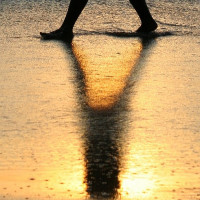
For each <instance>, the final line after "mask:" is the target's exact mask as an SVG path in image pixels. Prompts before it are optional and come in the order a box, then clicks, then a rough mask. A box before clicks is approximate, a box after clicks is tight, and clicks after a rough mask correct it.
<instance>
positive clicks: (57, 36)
mask: <svg viewBox="0 0 200 200" xmlns="http://www.w3.org/2000/svg"><path fill="white" fill-rule="evenodd" d="M40 35H41V37H42V39H44V40H64V41H67V42H71V41H72V39H73V37H74V35H73V33H72V31H70V32H69V31H65V30H63V29H58V30H55V31H52V32H49V33H43V32H40Z"/></svg>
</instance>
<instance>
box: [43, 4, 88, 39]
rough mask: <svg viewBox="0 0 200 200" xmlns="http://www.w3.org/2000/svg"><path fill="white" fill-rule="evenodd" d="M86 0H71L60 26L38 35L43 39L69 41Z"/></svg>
mask: <svg viewBox="0 0 200 200" xmlns="http://www.w3.org/2000/svg"><path fill="white" fill-rule="evenodd" d="M87 2H88V0H71V2H70V4H69V8H68V11H67V14H66V17H65V19H64V21H63V24H62V25H61V27H60V28H59V29H57V30H55V31H52V32H50V33H42V32H40V35H41V36H42V37H43V39H60V40H66V41H68V42H71V40H72V39H73V27H74V24H75V23H76V20H77V19H78V17H79V15H80V14H81V12H82V10H83V9H84V7H85V5H86V4H87Z"/></svg>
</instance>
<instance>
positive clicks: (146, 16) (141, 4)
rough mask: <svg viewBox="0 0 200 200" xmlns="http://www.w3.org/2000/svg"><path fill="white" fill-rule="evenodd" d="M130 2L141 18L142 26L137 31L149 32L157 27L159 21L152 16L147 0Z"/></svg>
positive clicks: (132, 0) (131, 0)
mask: <svg viewBox="0 0 200 200" xmlns="http://www.w3.org/2000/svg"><path fill="white" fill-rule="evenodd" d="M130 3H131V4H132V6H133V7H134V8H135V10H136V12H137V14H138V16H139V18H140V20H141V26H140V27H139V28H138V30H137V32H140V33H149V32H151V31H154V30H155V29H156V28H157V23H156V22H155V20H154V19H153V17H152V16H151V13H150V12H149V9H148V7H147V4H146V2H145V0H130Z"/></svg>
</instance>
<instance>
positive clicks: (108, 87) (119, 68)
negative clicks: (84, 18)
mask: <svg viewBox="0 0 200 200" xmlns="http://www.w3.org/2000/svg"><path fill="white" fill-rule="evenodd" d="M94 39H95V38H94ZM104 43H105V41H99V42H98V43H97V42H94V41H90V43H89V44H88V43H82V44H81V45H77V44H76V43H75V44H74V45H73V52H74V54H75V57H76V59H77V61H78V63H79V65H80V68H81V70H82V71H83V74H84V81H85V83H84V84H85V93H86V98H87V103H88V105H89V106H90V107H91V108H93V109H95V110H107V109H110V108H112V107H113V106H114V105H115V103H116V102H117V101H118V100H119V98H120V95H121V94H122V93H123V90H124V88H125V87H126V84H127V81H128V78H129V76H130V75H131V71H132V70H133V68H134V65H135V64H136V63H137V60H138V58H139V57H140V52H141V51H142V45H141V43H140V42H138V41H135V43H132V44H131V43H130V44H128V45H127V43H126V42H120V41H118V42H116V41H115V40H111V41H107V44H106V45H103V44H104Z"/></svg>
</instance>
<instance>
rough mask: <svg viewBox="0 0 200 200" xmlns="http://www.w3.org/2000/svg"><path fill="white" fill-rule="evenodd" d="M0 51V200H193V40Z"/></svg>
mask: <svg viewBox="0 0 200 200" xmlns="http://www.w3.org/2000/svg"><path fill="white" fill-rule="evenodd" d="M0 46H1V48H0V49H3V51H2V50H1V61H0V65H1V78H0V87H1V88H0V89H1V96H0V109H1V114H0V128H1V136H0V146H1V148H0V155H1V156H0V163H1V164H0V198H1V199H6V200H9V199H12V200H18V199H19V200H21V199H34V200H35V199H38V200H40V199H53V200H57V199H58V200H60V199H98V198H99V199H103V198H105V199H113V198H115V199H125V200H126V199H148V200H150V199H163V200H166V199H183V200H198V199H200V192H199V191H200V190H199V189H200V188H199V183H200V174H199V172H200V164H199V163H200V156H199V155H200V145H199V141H200V132H199V121H200V109H199V108H200V103H199V99H200V88H199V76H200V69H199V67H198V66H199V64H200V60H199V54H198V53H199V52H198V51H197V50H198V49H199V43H198V41H197V39H196V38H195V37H178V36H167V37H158V38H153V39H141V38H138V37H124V38H122V37H114V36H107V35H76V36H75V39H74V41H73V43H72V46H70V45H66V44H64V43H63V42H59V41H49V42H48V41H47V42H46V41H42V40H40V39H39V38H31V39H30V38H20V39H19V38H10V39H7V40H6V41H5V40H4V41H2V42H1V44H0ZM177 48H178V50H179V51H177Z"/></svg>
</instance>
